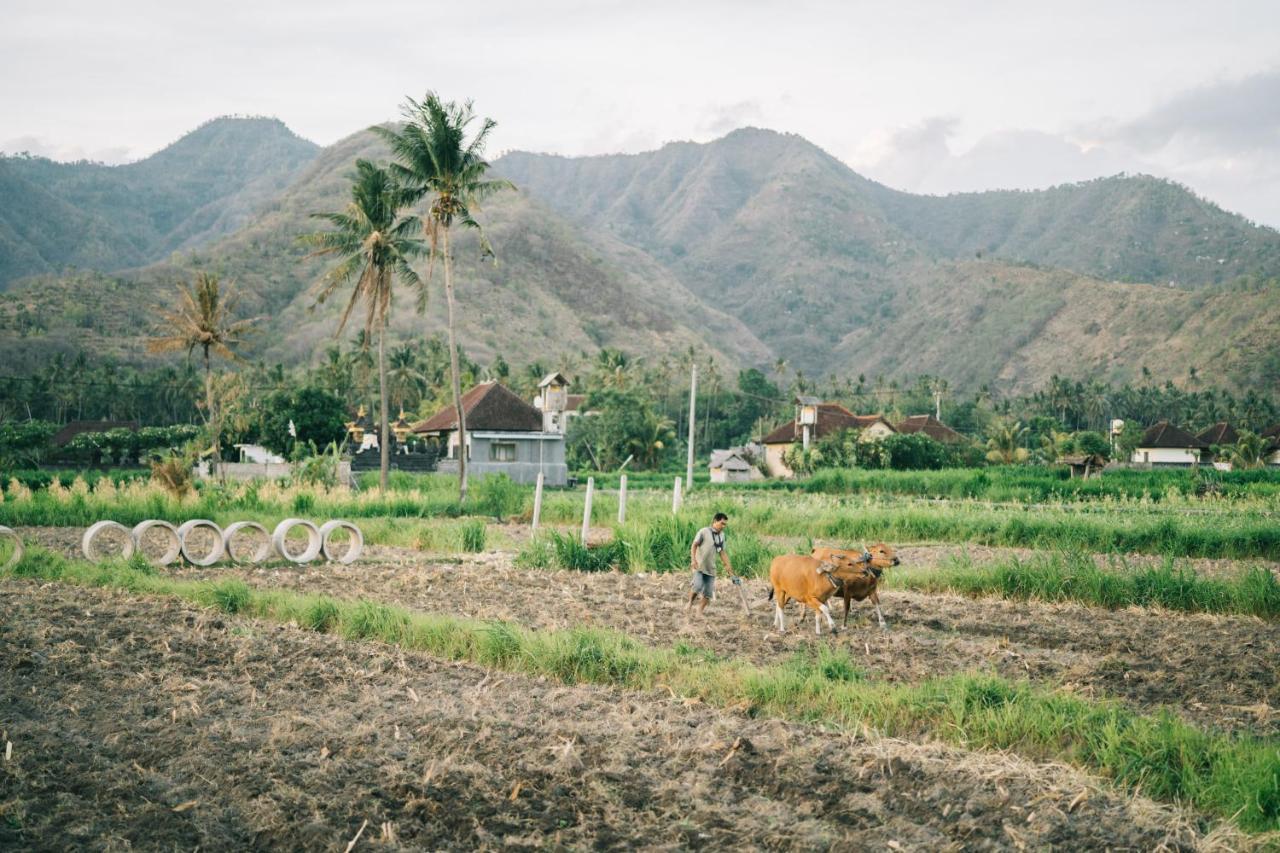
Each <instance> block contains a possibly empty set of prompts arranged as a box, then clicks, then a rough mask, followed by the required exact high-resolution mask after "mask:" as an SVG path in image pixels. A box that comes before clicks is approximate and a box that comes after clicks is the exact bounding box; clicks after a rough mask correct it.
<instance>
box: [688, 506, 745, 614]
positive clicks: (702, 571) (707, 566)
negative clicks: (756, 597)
mask: <svg viewBox="0 0 1280 853" xmlns="http://www.w3.org/2000/svg"><path fill="white" fill-rule="evenodd" d="M728 523H729V516H727V515H725V514H724V513H723V512H717V513H716V515H715V518H714V519H712V521H711V526H710V527H704V528H702V529H701V530H699V531H698V533H697V535H696V536H694V537H693V545H691V546H690V547H689V567H690V568H691V569H693V583H692V587H693V589H692V591H691V592H690V593H689V604H688V605H687V607H686V608H685V609H686V610H690V609H692V608H693V603H694V602H695V601H698V598H699V596H701V598H702V601H701V602H699V603H698V615H699V616H701V615H703V613H704V611H705V610H706V609H707V602H709V601H711V599H712V598H713V597H714V596H715V587H716V560H717V559H718V560H719V561H720V562H721V563H723V564H724V570H725V571H726V572H728V573H729V575H730V576H731V577H732V578H733V582H734V583H742V580H741V579H740V578H739V577H738V576H737V574H735V573H734V571H733V567H732V566H730V565H729V555H728V554H726V553H725V550H724V528H725V525H726V524H728Z"/></svg>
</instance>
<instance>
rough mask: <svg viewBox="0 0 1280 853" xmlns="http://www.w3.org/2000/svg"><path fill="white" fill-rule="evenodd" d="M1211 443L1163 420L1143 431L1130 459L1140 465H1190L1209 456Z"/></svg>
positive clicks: (1185, 466) (1176, 466) (1173, 466)
mask: <svg viewBox="0 0 1280 853" xmlns="http://www.w3.org/2000/svg"><path fill="white" fill-rule="evenodd" d="M1208 451H1209V445H1207V444H1205V443H1204V442H1203V441H1201V440H1200V439H1198V438H1196V437H1195V436H1194V435H1192V434H1191V433H1189V432H1187V431H1186V430H1184V429H1181V428H1179V427H1176V426H1174V425H1173V424H1171V423H1169V422H1168V421H1160V422H1159V423H1157V424H1156V425H1155V426H1152V427H1149V428H1148V429H1147V431H1146V432H1145V433H1143V434H1142V441H1141V442H1140V443H1139V444H1138V446H1137V447H1136V448H1135V449H1134V451H1133V456H1132V457H1131V458H1130V461H1131V462H1133V463H1135V464H1138V465H1151V466H1159V467H1170V468H1187V467H1190V466H1192V465H1199V464H1200V463H1201V462H1202V461H1207V460H1208V458H1209V452H1208Z"/></svg>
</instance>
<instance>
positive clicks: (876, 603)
mask: <svg viewBox="0 0 1280 853" xmlns="http://www.w3.org/2000/svg"><path fill="white" fill-rule="evenodd" d="M871 604H872V606H873V607H875V609H876V618H877V619H879V620H880V630H882V631H884V630H888V626H887V625H885V624H884V614H883V613H881V612H880V596H879V595H877V594H876V593H874V592H873V593H871Z"/></svg>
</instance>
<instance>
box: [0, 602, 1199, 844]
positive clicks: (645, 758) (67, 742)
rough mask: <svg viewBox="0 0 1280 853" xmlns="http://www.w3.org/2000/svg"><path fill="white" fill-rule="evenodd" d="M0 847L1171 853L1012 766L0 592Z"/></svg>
mask: <svg viewBox="0 0 1280 853" xmlns="http://www.w3.org/2000/svg"><path fill="white" fill-rule="evenodd" d="M0 650H3V654H0V729H3V735H2V737H3V739H4V740H5V741H6V742H7V743H11V744H12V747H11V751H10V754H9V756H8V760H6V761H4V762H3V763H0V847H3V848H6V849H8V848H13V849H16V848H22V849H41V850H54V849H58V850H61V849H68V848H73V847H74V848H85V847H87V848H92V849H104V850H122V849H173V848H187V849H190V848H194V847H197V846H199V847H204V848H210V849H280V848H287V849H304V848H305V849H332V850H341V849H344V848H345V847H346V845H347V842H348V840H349V839H351V838H352V837H354V836H355V835H356V834H357V833H358V832H359V831H360V830H361V828H362V827H363V835H362V838H363V842H366V843H370V844H376V845H380V846H381V847H383V848H384V849H422V848H433V849H435V848H446V849H461V848H466V849H476V848H495V847H499V846H504V847H515V848H533V847H547V846H552V847H561V846H564V847H587V846H591V847H597V848H605V849H622V848H633V847H642V848H645V849H676V848H679V849H683V848H703V847H726V846H730V845H732V846H733V847H746V848H759V849H765V848H767V849H794V848H804V849H832V848H841V849H848V848H852V847H858V848H863V847H872V848H883V847H886V846H890V845H891V843H892V844H894V845H896V847H897V849H921V850H924V849H928V850H947V849H951V850H958V849H972V850H983V849H1015V848H1016V849H1025V847H1035V848H1042V847H1054V848H1059V849H1084V848H1102V847H1104V846H1105V847H1108V848H1110V849H1113V850H1123V849H1154V848H1156V847H1160V846H1161V845H1164V846H1165V849H1192V848H1193V847H1194V846H1196V845H1197V844H1198V842H1199V839H1198V838H1197V835H1196V832H1195V830H1194V829H1193V828H1192V827H1191V825H1190V823H1189V822H1188V820H1187V819H1186V817H1185V816H1184V815H1181V814H1179V813H1177V812H1175V811H1174V810H1172V809H1168V808H1164V807H1160V806H1157V805H1155V804H1153V803H1151V802H1149V801H1145V800H1141V799H1137V800H1130V799H1126V798H1124V797H1120V796H1117V795H1115V794H1112V793H1108V792H1107V791H1106V790H1104V789H1101V788H1099V786H1098V785H1097V784H1095V783H1094V782H1093V781H1091V780H1090V779H1089V778H1088V777H1086V776H1084V775H1083V774H1081V773H1078V772H1076V771H1072V770H1069V769H1066V768H1062V767H1058V766H1053V765H1036V764H1032V763H1029V762H1025V761H1022V760H1020V759H1017V758H1015V757H1010V756H992V755H984V754H975V753H967V752H963V751H959V750H954V749H948V748H943V747H939V746H934V745H925V746H921V745H913V744H908V743H903V742H898V741H882V740H877V741H866V740H861V739H853V738H849V737H843V736H836V735H833V734H831V733H828V732H825V731H823V730H822V729H821V728H820V727H816V726H804V725H794V724H785V723H782V722H779V721H772V720H756V719H749V718H746V717H742V716H740V715H737V714H734V713H729V712H724V711H718V710H715V709H711V708H708V707H706V706H703V705H700V704H689V703H684V702H678V701H674V700H671V699H667V698H663V697H662V696H656V695H650V694H635V693H626V692H619V691H614V690H609V689H604V688H596V687H581V686H578V687H571V686H564V685H561V684H558V683H553V682H549V681H546V680H543V679H531V678H525V677H519V676H513V675H510V674H506V673H500V672H487V671H485V670H481V669H478V668H475V667H470V666H463V665H455V664H447V663H442V662H440V661H437V660H435V659H432V658H430V657H429V656H426V655H422V654H416V653H408V652H401V651H399V650H397V649H395V648H394V647H390V646H386V645H381V644H375V643H351V642H344V641H342V640H340V639H337V638H334V637H329V636H324V635H316V634H312V633H309V632H305V631H302V630H299V629H292V628H287V627H282V626H277V625H271V624H265V623H258V622H253V621H250V620H241V619H233V618H229V617H225V616H221V615H219V614H215V613H212V612H208V611H201V610H198V609H193V608H191V607H188V606H186V605H183V604H181V603H177V602H174V601H172V600H168V599H149V598H144V597H138V596H132V595H125V594H119V593H111V592H105V591H101V590H89V589H83V588H76V587H71V586H63V585H60V584H45V585H38V584H35V583H33V582H29V581H18V580H9V581H3V582H0Z"/></svg>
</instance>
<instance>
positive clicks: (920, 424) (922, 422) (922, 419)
mask: <svg viewBox="0 0 1280 853" xmlns="http://www.w3.org/2000/svg"><path fill="white" fill-rule="evenodd" d="M897 429H898V432H901V433H905V434H907V435H911V434H912V433H917V432H922V433H924V434H925V435H927V436H929V438H932V439H933V440H934V441H940V442H942V443H943V444H960V443H961V442H963V441H964V440H965V439H964V436H963V435H961V434H960V433H958V432H956V431H955V430H953V429H952V428H951V427H949V426H947V425H946V424H944V423H943V422H942V421H940V420H938V419H937V418H935V417H934V416H933V415H912V416H911V417H909V418H907V419H906V420H904V421H903V422H902V423H900V424H898V426H897Z"/></svg>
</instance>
